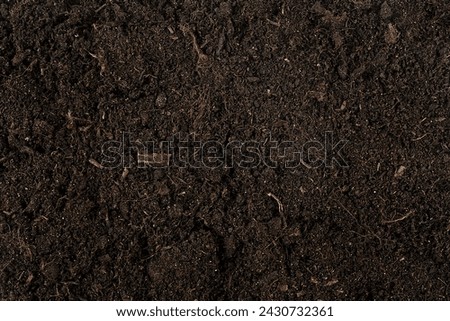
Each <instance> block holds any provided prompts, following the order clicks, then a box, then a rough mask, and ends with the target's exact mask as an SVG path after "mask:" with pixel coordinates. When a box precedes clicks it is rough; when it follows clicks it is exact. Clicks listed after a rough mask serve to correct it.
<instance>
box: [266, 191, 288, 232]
mask: <svg viewBox="0 0 450 321" xmlns="http://www.w3.org/2000/svg"><path fill="white" fill-rule="evenodd" d="M267 196H269V197H271V198H273V199H274V200H275V201H276V202H277V204H278V212H279V213H280V216H281V219H282V221H283V227H287V222H286V217H285V216H284V207H283V203H281V201H280V199H279V198H278V197H276V196H275V195H273V194H272V193H268V194H267Z"/></svg>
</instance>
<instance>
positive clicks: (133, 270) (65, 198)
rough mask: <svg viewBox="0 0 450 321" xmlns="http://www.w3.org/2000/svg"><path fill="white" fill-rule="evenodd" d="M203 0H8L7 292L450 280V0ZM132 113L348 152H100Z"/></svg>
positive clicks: (265, 292)
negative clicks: (312, 162)
mask: <svg viewBox="0 0 450 321" xmlns="http://www.w3.org/2000/svg"><path fill="white" fill-rule="evenodd" d="M202 3H203V5H202V6H200V5H199V2H197V1H191V0H185V1H153V0H152V1H128V0H120V1H119V0H117V1H104V0H102V1H86V0H66V1H56V2H55V1H37V0H17V1H3V3H2V4H1V5H0V82H1V85H0V97H1V100H0V111H1V113H0V124H1V127H0V298H1V299H3V300H33V299H45V300H63V299H64V300H81V299H83V300H85V299H87V300H112V299H114V300H197V299H198V300H229V299H233V300H242V299H246V300H250V299H251V300H254V299H264V300H272V299H276V300H334V299H341V300H347V299H367V300H371V299H376V300H394V299H395V300H406V299H408V300H410V299H425V300H431V299H434V300H446V299H449V291H450V289H449V281H448V280H449V271H450V266H449V258H450V239H449V238H450V234H449V229H450V214H449V213H450V194H449V193H450V188H449V187H450V171H449V164H450V150H449V148H450V114H449V93H450V87H449V86H450V85H449V79H450V42H449V41H448V35H449V32H450V14H449V12H450V10H449V9H450V7H449V4H447V3H446V2H445V1H432V0H427V1H389V0H387V1H385V2H383V3H382V2H381V1H380V2H378V1H370V0H369V1H334V2H333V1H325V0H324V1H317V2H315V1H306V0H303V1H299V0H286V1H272V0H269V1H266V0H264V1H263V0H245V1H244V0H222V1H218V0H210V1H203V2H202ZM124 132H128V133H132V135H133V137H134V138H135V139H139V140H141V141H156V142H159V141H164V140H166V139H167V138H168V137H171V136H172V135H174V134H175V133H181V134H184V135H194V134H195V136H196V138H198V139H201V140H204V141H206V140H216V141H219V142H222V143H224V144H225V143H227V142H230V141H233V140H239V141H265V140H266V138H267V137H268V133H271V138H272V139H273V140H276V141H296V142H302V143H303V142H306V141H308V140H322V139H323V138H324V136H325V133H326V132H333V135H334V137H335V138H336V139H338V140H339V139H344V140H348V142H349V143H348V144H347V145H346V147H345V149H344V152H345V157H346V159H347V161H348V167H346V168H343V167H339V166H334V167H325V166H322V167H318V168H307V167H301V168H297V169H288V168H285V167H281V166H280V167H277V168H269V167H267V166H264V165H263V164H261V165H259V166H258V167H256V168H238V167H233V168H226V167H219V168H216V169H205V168H189V167H188V168H173V167H168V168H154V167H152V168H137V167H131V168H130V169H129V170H127V171H124V169H123V168H115V169H107V168H103V167H102V166H101V164H100V161H101V148H102V145H103V144H104V143H105V142H107V141H110V140H120V139H121V137H122V135H123V133H124ZM280 210H282V211H280Z"/></svg>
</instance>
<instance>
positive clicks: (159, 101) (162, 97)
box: [156, 93, 167, 108]
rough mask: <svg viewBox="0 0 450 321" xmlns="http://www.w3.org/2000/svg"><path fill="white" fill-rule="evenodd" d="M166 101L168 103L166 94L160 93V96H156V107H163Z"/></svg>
mask: <svg viewBox="0 0 450 321" xmlns="http://www.w3.org/2000/svg"><path fill="white" fill-rule="evenodd" d="M166 103H167V97H166V94H164V93H160V94H159V95H158V97H156V107H158V108H163V107H165V106H166Z"/></svg>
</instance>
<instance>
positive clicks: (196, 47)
mask: <svg viewBox="0 0 450 321" xmlns="http://www.w3.org/2000/svg"><path fill="white" fill-rule="evenodd" d="M180 29H181V31H182V32H183V34H185V35H186V34H188V35H189V36H190V37H191V39H192V46H193V47H194V51H195V53H196V54H197V56H198V62H197V64H198V65H199V66H202V65H205V63H206V61H207V60H208V56H207V55H205V54H204V53H203V51H202V49H201V48H200V46H199V45H198V42H197V37H196V36H195V35H194V33H193V32H192V30H191V28H189V26H186V25H181V26H180Z"/></svg>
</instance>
